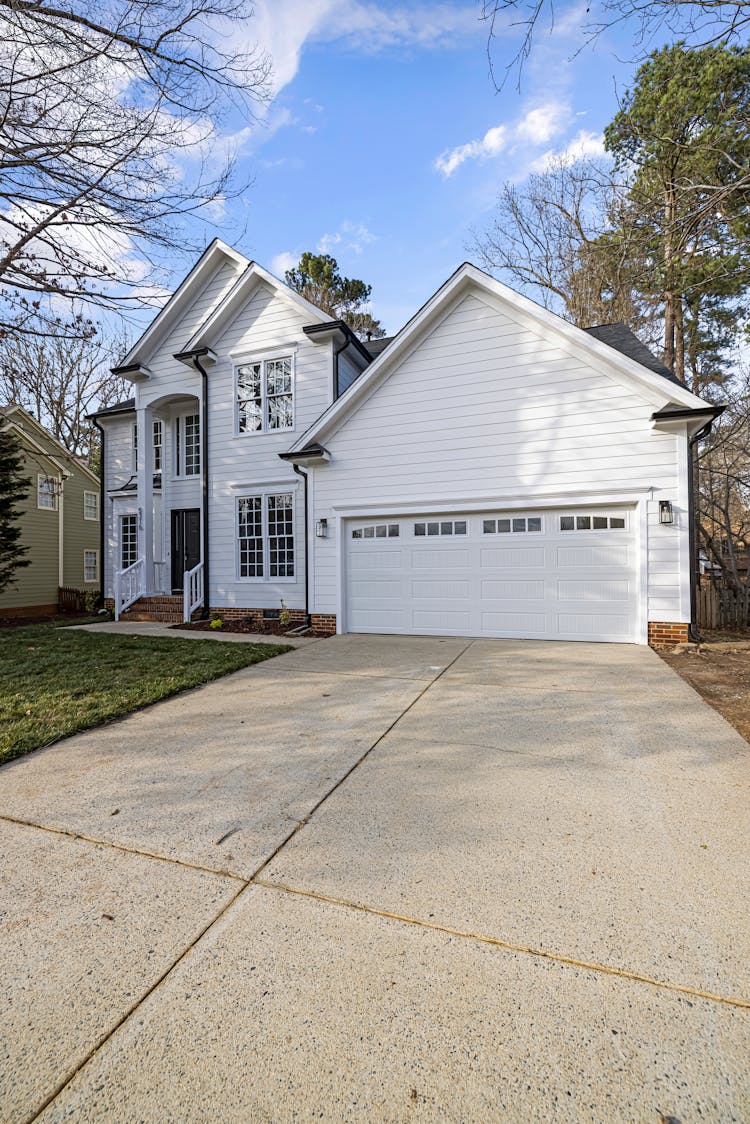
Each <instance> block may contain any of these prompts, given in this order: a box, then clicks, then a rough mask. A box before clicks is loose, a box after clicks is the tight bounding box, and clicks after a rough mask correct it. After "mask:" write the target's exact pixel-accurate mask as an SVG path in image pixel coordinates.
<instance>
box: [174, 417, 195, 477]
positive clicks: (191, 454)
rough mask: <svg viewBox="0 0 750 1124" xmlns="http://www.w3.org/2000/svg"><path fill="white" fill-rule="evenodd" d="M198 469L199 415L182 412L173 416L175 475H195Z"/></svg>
mask: <svg viewBox="0 0 750 1124" xmlns="http://www.w3.org/2000/svg"><path fill="white" fill-rule="evenodd" d="M200 470H201V427H200V415H199V414H183V415H181V416H180V417H178V418H175V475H176V476H197V475H198V473H199V472H200Z"/></svg>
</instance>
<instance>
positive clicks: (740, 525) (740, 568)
mask: <svg viewBox="0 0 750 1124" xmlns="http://www.w3.org/2000/svg"><path fill="white" fill-rule="evenodd" d="M748 450H750V374H748V372H747V371H745V372H744V373H742V374H741V375H740V376H738V377H737V378H736V379H735V382H734V385H733V386H732V387H731V389H730V391H729V394H728V402H727V408H726V410H725V411H724V414H723V415H722V417H721V418H720V419H719V421H718V422H717V423H715V425H714V428H713V430H712V432H711V434H710V435H709V437H708V439H707V440H706V441H705V442H704V444H703V447H702V449H701V451H700V455H699V467H700V489H699V505H700V506H699V518H698V527H699V536H700V542H701V546H702V547H703V549H704V551H705V553H706V554H707V556H708V559H709V561H710V563H711V564H712V565H713V566H714V567H716V568H717V569H718V570H719V572H720V580H721V584H722V585H723V587H724V588H725V589H729V590H731V591H732V592H733V593H735V594H736V595H737V596H738V597H739V598H740V599H741V605H742V619H744V620H745V621H746V622H748V623H750V457H749V456H748Z"/></svg>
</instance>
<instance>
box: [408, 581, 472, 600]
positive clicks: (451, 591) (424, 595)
mask: <svg viewBox="0 0 750 1124" xmlns="http://www.w3.org/2000/svg"><path fill="white" fill-rule="evenodd" d="M471 584H472V583H471V582H470V581H469V579H467V578H463V579H461V578H456V579H453V580H451V579H447V580H446V579H445V578H432V579H429V580H428V579H425V578H420V579H418V580H414V581H412V583H411V594H412V597H413V599H414V600H415V601H422V600H435V599H445V598H450V599H451V600H456V601H461V600H466V599H467V598H468V597H469V596H470V593H471Z"/></svg>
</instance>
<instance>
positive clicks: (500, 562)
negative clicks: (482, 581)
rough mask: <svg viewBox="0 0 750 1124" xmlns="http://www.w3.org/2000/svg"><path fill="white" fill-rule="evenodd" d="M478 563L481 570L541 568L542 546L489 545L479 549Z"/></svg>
mask: <svg viewBox="0 0 750 1124" xmlns="http://www.w3.org/2000/svg"><path fill="white" fill-rule="evenodd" d="M479 557H480V564H481V567H482V569H483V570H528V569H531V568H534V569H540V570H543V569H544V566H545V554H544V547H543V546H538V547H522V546H521V547H506V548H502V547H489V546H485V547H482V548H481V549H480V556H479Z"/></svg>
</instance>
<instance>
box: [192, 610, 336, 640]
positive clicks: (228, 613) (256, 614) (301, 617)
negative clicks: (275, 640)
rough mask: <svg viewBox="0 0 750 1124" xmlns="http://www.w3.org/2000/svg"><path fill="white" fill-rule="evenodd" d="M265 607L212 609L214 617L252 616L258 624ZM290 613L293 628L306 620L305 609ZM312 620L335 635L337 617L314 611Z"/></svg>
mask: <svg viewBox="0 0 750 1124" xmlns="http://www.w3.org/2000/svg"><path fill="white" fill-rule="evenodd" d="M263 612H264V610H263V609H238V608H236V607H234V606H232V607H229V606H222V607H217V608H212V609H211V616H212V617H221V619H222V620H223V621H238V620H247V618H248V617H252V618H253V620H254V621H256V623H257V624H258V625H261V624H263V619H264V618H263ZM287 612H288V614H289V622H290V625H291V627H292V628H294V627H295V626H297V625H302V624H304V623H305V621H306V619H307V618H306V615H305V612H304V610H303V609H287ZM310 622H311V624H312V627H313V628H314V629H315V630H316V632H326V633H328V635H329V636H333V634H334V633H335V632H336V617H335V615H334V616H331V615H328V614H324V613H312V614H311V616H310Z"/></svg>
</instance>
